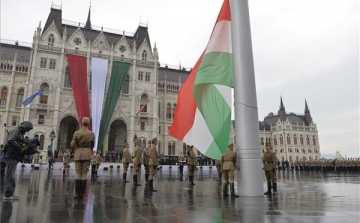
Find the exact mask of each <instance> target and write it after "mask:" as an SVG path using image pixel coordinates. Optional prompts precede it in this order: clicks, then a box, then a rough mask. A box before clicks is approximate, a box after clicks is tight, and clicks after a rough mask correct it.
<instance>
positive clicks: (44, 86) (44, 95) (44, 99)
mask: <svg viewBox="0 0 360 223" xmlns="http://www.w3.org/2000/svg"><path fill="white" fill-rule="evenodd" d="M41 88H42V89H43V91H42V92H43V93H42V95H40V100H39V103H40V104H47V103H48V97H49V92H50V88H49V85H48V84H47V83H43V84H42V85H41V86H40V89H41Z"/></svg>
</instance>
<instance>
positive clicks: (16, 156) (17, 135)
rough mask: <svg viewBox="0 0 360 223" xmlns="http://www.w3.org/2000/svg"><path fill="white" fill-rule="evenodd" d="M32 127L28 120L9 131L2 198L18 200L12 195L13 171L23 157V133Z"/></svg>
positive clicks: (13, 190)
mask: <svg viewBox="0 0 360 223" xmlns="http://www.w3.org/2000/svg"><path fill="white" fill-rule="evenodd" d="M31 129H33V125H32V123H31V122H29V121H25V122H22V123H21V124H20V125H19V126H18V127H17V128H14V129H12V130H10V131H9V135H8V138H7V147H8V149H7V151H6V158H7V159H6V166H7V169H6V175H5V193H4V196H3V199H4V200H19V197H18V196H16V195H14V192H15V171H16V166H17V163H18V162H19V161H22V160H23V159H24V154H25V152H26V150H27V148H28V145H27V144H26V143H25V141H24V134H25V133H26V132H29V131H30V130H31Z"/></svg>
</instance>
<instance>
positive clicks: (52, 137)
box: [50, 130, 56, 150]
mask: <svg viewBox="0 0 360 223" xmlns="http://www.w3.org/2000/svg"><path fill="white" fill-rule="evenodd" d="M55 137H56V135H55V132H54V130H52V131H51V133H50V139H51V150H52V148H53V141H54V139H55Z"/></svg>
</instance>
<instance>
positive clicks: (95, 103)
mask: <svg viewBox="0 0 360 223" xmlns="http://www.w3.org/2000/svg"><path fill="white" fill-rule="evenodd" d="M108 63H109V62H108V60H107V59H102V58H96V57H92V58H91V98H92V100H91V113H92V115H91V117H92V121H91V123H92V131H93V132H94V134H95V147H94V149H95V150H96V149H98V148H97V145H98V142H99V140H98V138H99V131H100V122H101V116H102V109H103V102H104V93H105V84H106V75H107V71H108ZM100 149H101V148H100Z"/></svg>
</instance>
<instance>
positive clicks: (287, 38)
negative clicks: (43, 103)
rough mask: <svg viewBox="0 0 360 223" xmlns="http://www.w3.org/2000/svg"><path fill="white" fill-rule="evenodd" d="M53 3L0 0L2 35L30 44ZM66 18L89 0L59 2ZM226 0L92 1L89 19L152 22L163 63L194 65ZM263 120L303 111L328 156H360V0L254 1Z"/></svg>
mask: <svg viewBox="0 0 360 223" xmlns="http://www.w3.org/2000/svg"><path fill="white" fill-rule="evenodd" d="M51 2H52V0H33V1H29V0H16V1H14V0H1V33H0V35H1V38H2V39H10V40H19V41H21V42H29V43H30V42H31V41H32V36H33V34H34V31H35V29H36V27H37V26H38V24H39V21H41V24H42V27H43V26H44V24H45V22H46V19H47V16H48V14H49V12H50V7H51ZM53 2H54V4H57V5H61V3H62V16H63V19H66V20H71V21H74V22H77V23H78V22H81V23H85V22H86V18H87V14H88V10H89V4H90V1H89V0H76V1H74V0H62V1H61V0H53ZM222 2H223V0H181V1H178V0H131V1H129V0H126V1H125V0H122V1H121V0H92V1H91V4H92V6H91V22H92V24H93V25H97V26H104V27H106V28H111V29H116V30H124V31H127V32H135V31H136V28H137V27H138V25H139V22H140V21H141V22H143V23H148V27H149V33H150V41H151V44H152V46H153V45H154V43H155V42H156V44H157V48H158V51H159V55H160V63H162V64H169V65H175V66H178V65H179V63H180V62H181V64H182V66H185V67H193V66H194V64H195V63H196V61H197V59H198V58H199V56H200V54H201V52H202V51H203V50H204V48H205V47H206V44H207V42H208V39H209V37H210V33H211V31H212V28H213V25H214V22H215V20H216V18H217V15H218V13H219V10H220V7H221V5H222ZM249 7H250V21H251V31H252V44H253V52H254V63H255V76H256V85H257V97H258V107H259V119H260V120H263V118H264V116H266V115H267V114H268V113H269V112H274V113H276V112H277V111H278V109H279V105H280V96H282V97H283V102H284V105H285V108H286V111H287V112H294V113H300V114H303V113H304V107H305V99H306V100H307V102H308V106H309V108H310V111H311V115H312V117H313V120H314V121H315V123H316V124H317V127H318V130H319V137H320V148H321V152H322V153H323V154H335V153H336V151H340V152H341V154H342V155H344V156H345V155H346V156H347V157H355V156H359V2H358V0H345V1H339V0H249Z"/></svg>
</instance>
